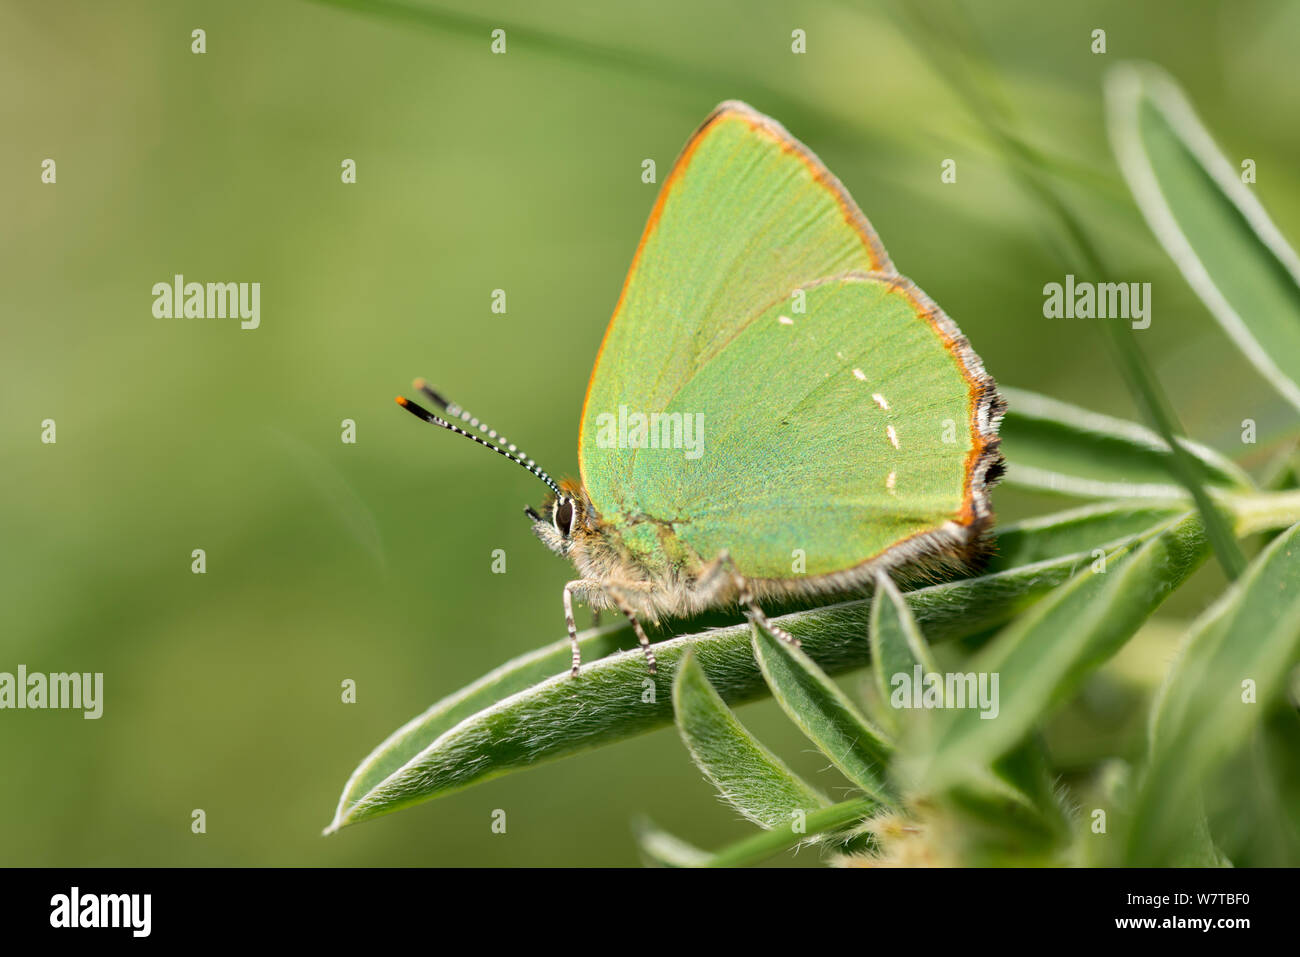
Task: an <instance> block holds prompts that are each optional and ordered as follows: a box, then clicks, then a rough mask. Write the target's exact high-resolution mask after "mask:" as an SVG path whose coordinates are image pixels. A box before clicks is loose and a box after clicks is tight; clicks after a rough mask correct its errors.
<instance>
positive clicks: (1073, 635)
mask: <svg viewBox="0 0 1300 957" xmlns="http://www.w3.org/2000/svg"><path fill="white" fill-rule="evenodd" d="M1207 552H1208V546H1207V543H1206V540H1205V535H1204V532H1203V531H1202V528H1201V524H1200V521H1199V519H1198V517H1197V516H1195V515H1191V514H1189V515H1187V516H1186V517H1184V518H1182V519H1179V520H1175V521H1170V522H1167V523H1165V524H1164V525H1161V526H1158V527H1156V528H1154V529H1152V530H1151V531H1150V532H1148V533H1147V534H1146V535H1144V536H1143V537H1141V538H1139V539H1137V540H1135V541H1133V542H1130V543H1128V544H1125V545H1121V546H1119V547H1117V548H1114V549H1111V550H1110V551H1109V552H1108V553H1107V554H1106V555H1105V558H1104V565H1103V564H1102V563H1101V561H1097V562H1094V563H1093V564H1092V565H1090V566H1088V567H1087V568H1086V569H1085V570H1082V571H1080V573H1079V574H1078V575H1076V576H1075V577H1074V578H1073V579H1071V580H1070V581H1069V582H1067V583H1066V584H1064V585H1062V586H1060V587H1059V588H1057V589H1056V590H1055V591H1054V592H1053V593H1052V594H1051V595H1049V596H1047V597H1046V598H1045V599H1043V600H1042V601H1041V602H1039V603H1038V604H1036V605H1035V606H1034V607H1033V608H1032V609H1030V610H1029V611H1028V612H1027V613H1026V614H1024V615H1022V616H1021V617H1020V618H1018V619H1017V620H1016V621H1014V622H1013V623H1011V624H1010V625H1008V626H1007V627H1006V628H1005V629H1003V630H1002V631H1001V632H1000V633H999V634H998V635H997V637H996V638H994V640H993V641H992V642H990V643H989V645H988V646H986V647H985V648H984V649H983V650H982V651H980V652H979V653H978V654H976V655H975V656H973V658H972V659H971V660H970V661H969V662H968V663H967V664H966V666H965V668H966V673H970V674H973V675H975V676H976V677H977V678H978V676H980V675H983V676H985V681H986V683H987V686H988V687H989V688H990V689H992V687H993V685H992V682H993V680H994V679H996V681H997V686H996V687H997V693H996V695H994V696H993V698H994V704H993V707H992V708H979V707H971V706H967V707H963V708H950V709H949V710H943V711H932V712H927V714H929V715H931V716H932V719H931V720H929V721H928V722H926V724H927V727H925V728H924V729H923V731H924V732H926V734H925V739H926V741H928V742H929V744H928V747H927V746H917V747H914V748H911V749H909V753H910V754H911V755H912V758H911V761H910V764H911V767H910V768H909V769H908V770H909V776H910V777H911V778H912V779H913V780H916V781H917V782H918V783H919V784H920V786H921V787H923V788H924V789H926V790H935V791H937V790H943V789H946V788H948V787H951V786H953V785H955V784H958V783H960V782H962V781H966V780H979V779H984V778H986V777H987V774H988V769H989V767H990V766H991V765H992V764H993V762H994V761H995V760H996V759H997V758H998V757H1000V756H1001V755H1003V754H1005V753H1006V752H1007V751H1009V750H1010V749H1011V748H1012V747H1014V746H1015V745H1016V744H1017V742H1019V741H1021V740H1022V739H1023V738H1024V736H1025V735H1026V734H1027V733H1029V731H1030V729H1031V728H1032V727H1033V726H1034V725H1035V724H1036V723H1037V722H1038V721H1040V720H1041V719H1042V717H1043V716H1044V715H1045V714H1047V713H1049V712H1050V710H1051V709H1052V707H1053V706H1054V705H1055V704H1057V703H1059V702H1060V701H1061V700H1062V699H1063V698H1064V697H1065V696H1066V695H1068V694H1069V693H1070V692H1071V691H1073V690H1074V689H1075V688H1076V687H1078V685H1079V683H1080V681H1082V680H1083V678H1084V677H1085V676H1086V675H1088V674H1089V673H1090V672H1091V671H1092V670H1094V669H1095V668H1096V667H1097V666H1098V665H1100V664H1101V663H1102V662H1103V661H1105V660H1106V659H1107V658H1109V657H1110V656H1111V655H1112V654H1113V653H1114V652H1115V651H1116V650H1118V649H1119V647H1120V646H1121V645H1123V644H1124V642H1126V641H1127V640H1128V639H1129V638H1130V637H1131V636H1132V635H1133V633H1134V632H1135V631H1136V630H1137V629H1138V626H1140V625H1141V624H1142V622H1143V621H1145V620H1146V618H1147V617H1148V616H1149V615H1150V614H1151V612H1152V611H1154V610H1155V608H1156V607H1157V606H1158V605H1159V604H1160V603H1161V602H1162V601H1163V600H1164V599H1165V597H1167V596H1168V594H1169V593H1170V592H1171V591H1173V590H1174V589H1175V588H1176V587H1177V586H1178V585H1180V584H1182V582H1183V581H1185V580H1186V578H1187V576H1188V575H1190V574H1191V573H1192V572H1193V571H1194V570H1195V569H1196V568H1197V567H1198V566H1199V565H1200V563H1201V562H1202V561H1203V560H1204V558H1205V556H1206V554H1207ZM1103 569H1104V570H1103ZM950 704H951V702H950ZM968 705H969V702H968ZM984 715H989V717H984Z"/></svg>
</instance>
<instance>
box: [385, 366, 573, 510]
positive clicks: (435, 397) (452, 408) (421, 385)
mask: <svg viewBox="0 0 1300 957" xmlns="http://www.w3.org/2000/svg"><path fill="white" fill-rule="evenodd" d="M415 386H416V388H417V389H419V390H420V391H421V392H423V393H424V394H425V395H427V396H428V397H429V398H430V399H431V400H432V401H433V402H435V403H436V404H437V405H438V407H439V408H441V409H442V410H443V411H445V412H446V413H447V414H448V415H449V416H452V417H454V418H458V419H460V420H461V421H463V422H465V423H467V424H468V425H470V426H471V427H473V428H477V429H478V430H479V431H481V432H483V433H484V434H486V435H487V436H488V437H490V438H492V439H493V440H495V441H499V442H500V443H501V445H500V446H497V445H493V444H492V443H491V442H487V441H485V440H483V439H481V438H479V437H478V436H477V435H475V434H474V433H472V432H468V431H466V430H465V429H462V428H461V427H460V426H458V425H455V424H454V423H451V422H448V421H447V420H446V419H444V418H441V417H439V416H437V415H434V414H433V413H432V412H430V411H429V410H428V409H426V408H424V407H423V406H420V405H417V404H416V403H414V402H412V401H411V400H410V399H408V398H406V397H405V396H400V395H399V396H398V397H397V404H398V405H400V406H401V407H402V408H403V409H405V410H406V411H407V412H410V413H411V414H412V415H413V416H415V417H416V418H417V419H421V420H423V421H425V422H428V423H429V424H431V425H436V426H438V427H439V428H443V429H446V430H447V431H449V432H455V433H456V434H457V435H463V436H465V438H467V439H470V440H472V441H474V442H477V443H478V444H479V445H481V446H483V447H484V448H487V449H491V450H492V451H493V452H496V453H497V454H498V455H504V456H505V457H506V458H508V459H509V460H510V461H512V462H514V463H515V464H516V465H519V466H522V467H523V468H525V469H527V470H528V471H529V472H532V473H533V475H535V476H537V477H538V478H539V479H541V480H542V481H543V482H545V483H546V485H547V487H548V488H550V490H551V491H552V492H554V493H555V494H556V496H563V493H562V492H561V491H560V487H559V486H558V485H556V484H555V480H554V479H553V478H551V476H550V475H548V474H547V473H546V470H545V469H543V468H541V467H540V466H539V465H538V464H537V463H536V462H534V461H533V460H532V459H530V458H528V457H526V456H525V455H524V454H523V452H521V451H520V450H519V448H518V447H517V446H515V445H513V444H512V443H509V442H507V441H506V439H505V437H504V436H502V435H500V434H499V433H497V432H496V430H495V429H489V428H488V427H487V426H485V425H484V424H483V423H482V422H480V421H479V420H478V419H476V418H474V416H472V415H470V414H469V413H468V412H466V411H465V410H464V409H462V408H461V407H460V406H458V405H455V404H453V403H450V402H448V401H447V400H446V399H444V398H443V397H442V396H440V395H439V394H438V393H437V392H435V391H433V389H431V388H430V387H429V385H428V383H426V382H424V380H422V379H419V380H416V383H415ZM502 446H504V447H502Z"/></svg>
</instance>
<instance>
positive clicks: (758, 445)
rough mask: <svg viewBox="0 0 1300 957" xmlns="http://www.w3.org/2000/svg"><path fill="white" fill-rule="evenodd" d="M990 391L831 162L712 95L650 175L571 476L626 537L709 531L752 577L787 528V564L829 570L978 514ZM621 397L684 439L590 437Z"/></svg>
mask: <svg viewBox="0 0 1300 957" xmlns="http://www.w3.org/2000/svg"><path fill="white" fill-rule="evenodd" d="M819 277H833V278H826V279H821V280H820V281H818V280H819ZM800 309H802V310H803V311H799V310H800ZM995 399H996V393H995V392H994V390H993V387H992V383H991V381H989V380H988V379H987V377H986V376H985V375H984V373H983V370H982V368H980V367H979V360H978V359H977V358H975V357H974V355H973V353H971V352H970V350H969V347H968V346H967V345H966V344H965V340H964V339H963V338H962V337H961V334H960V333H959V332H958V331H957V330H956V327H955V326H954V325H953V324H952V323H951V322H950V321H949V320H947V319H946V317H944V316H943V315H942V313H941V312H939V310H938V309H937V307H934V306H933V304H932V303H930V302H929V301H928V300H926V299H925V297H924V295H923V294H921V293H920V292H919V290H916V289H914V288H913V287H912V286H911V285H910V284H909V283H907V281H906V280H903V279H902V278H901V277H899V276H897V274H896V273H895V272H894V270H893V266H892V264H890V262H889V260H888V257H887V255H886V254H885V252H884V249H883V247H882V246H881V244H880V242H879V240H878V239H877V238H876V237H875V234H874V233H873V232H872V230H871V228H870V226H869V224H868V223H867V221H866V219H865V217H864V216H863V215H862V213H861V212H860V211H859V210H858V208H857V206H856V205H854V203H853V201H852V199H851V198H850V197H849V196H848V194H847V193H846V192H845V191H844V189H843V187H842V186H841V185H840V184H839V183H838V181H837V180H835V178H834V177H833V176H831V174H830V173H829V172H828V171H827V170H826V169H825V167H824V166H822V165H821V163H820V162H819V161H818V160H817V159H816V157H814V156H813V155H812V154H811V153H810V152H808V150H807V149H805V148H804V147H803V146H802V145H800V144H799V143H798V142H797V141H795V140H794V139H793V138H792V137H790V135H789V134H788V133H786V132H785V130H784V129H783V128H782V127H780V126H779V125H778V124H776V123H775V122H774V121H772V120H770V119H767V118H766V117H763V116H761V115H759V114H757V113H755V112H754V111H753V110H751V109H750V108H749V107H746V106H744V105H743V104H735V103H727V104H723V105H722V106H721V107H719V108H718V110H716V111H715V112H714V113H713V115H712V116H710V118H709V119H708V120H707V121H706V122H705V123H704V125H703V126H702V127H701V128H700V129H699V131H697V132H696V134H695V136H694V137H693V138H692V139H691V140H690V142H689V143H688V144H687V146H686V149H685V150H684V151H683V153H682V155H681V157H680V158H679V159H678V161H677V163H676V165H675V166H674V168H673V170H672V172H671V174H670V175H669V177H668V179H667V181H666V182H665V184H664V187H663V189H662V191H661V193H660V196H659V199H658V200H657V202H656V205H655V208H654V210H653V212H652V213H651V216H650V221H649V223H648V224H647V226H646V231H645V233H644V235H643V236H642V239H641V244H640V247H639V249H638V252H637V257H636V259H635V261H634V263H633V267H632V270H631V271H630V273H629V276H628V279H627V281H626V283H625V285H624V288H623V293H622V295H621V297H620V299H619V303H618V306H617V307H616V309H615V312H614V316H613V319H612V320H611V321H610V325H609V328H608V330H607V331H606V334H605V341H604V343H603V344H602V347H601V353H600V355H599V356H598V357H597V360H596V368H595V370H594V372H593V374H592V379H591V383H590V385H589V387H588V394H587V402H586V406H585V408H584V412H583V424H582V432H581V438H580V442H579V459H580V464H581V468H582V478H583V484H584V486H585V488H586V490H587V493H588V496H589V497H590V499H591V502H592V505H593V506H594V507H595V508H596V510H597V511H598V512H599V513H600V514H601V516H602V518H603V519H604V520H605V521H606V522H608V523H610V524H612V525H614V526H615V527H620V526H621V527H623V528H624V530H625V532H634V533H635V534H631V535H625V538H628V539H629V540H631V541H633V542H634V547H636V546H635V542H638V541H639V542H642V543H643V545H644V547H645V548H647V549H652V548H653V547H654V546H655V545H656V544H662V543H663V542H664V541H665V535H667V536H668V537H670V538H674V539H676V540H678V541H679V542H681V543H684V544H685V545H687V546H689V548H690V549H691V550H693V551H694V552H695V553H696V554H697V555H698V556H701V557H703V558H705V559H708V558H711V557H713V556H715V555H716V554H718V552H720V551H721V550H722V549H724V548H725V549H728V550H729V551H730V552H731V553H732V555H733V557H734V558H735V560H736V563H737V566H738V567H739V568H740V570H741V571H742V572H744V573H745V574H746V575H749V576H751V577H755V578H785V577H789V576H790V574H791V567H792V564H793V561H794V559H793V558H792V554H793V552H794V550H795V549H801V550H802V553H803V554H804V556H806V558H805V560H806V569H805V571H806V573H807V574H809V575H813V574H822V573H828V572H833V571H839V570H843V569H846V568H850V567H853V566H855V565H858V564H861V563H862V562H863V561H864V560H867V559H869V558H871V557H873V556H875V555H878V554H879V553H881V552H883V551H884V550H886V549H889V548H891V547H893V546H895V545H898V544H899V543H901V542H904V541H909V540H910V541H912V542H914V544H916V545H917V546H918V547H919V546H920V545H921V544H923V543H924V542H925V541H926V539H925V536H927V535H935V534H937V535H939V536H940V537H943V535H947V537H948V538H954V537H956V538H962V537H964V536H962V535H960V534H958V533H960V532H961V530H963V529H972V528H974V527H976V526H977V525H978V524H979V522H980V520H981V515H983V514H984V513H986V512H987V506H986V504H985V503H984V501H983V498H982V469H983V468H984V467H986V466H987V465H988V461H989V459H990V457H991V456H992V455H993V454H995V453H994V452H993V451H992V449H993V447H995V445H996V439H995V437H994V434H993V431H994V430H993V427H992V425H991V424H990V422H989V418H990V412H991V409H992V403H993V401H994V400H995ZM882 403H883V405H882ZM636 413H642V414H646V415H648V414H650V413H660V414H661V416H666V417H663V418H661V420H660V422H661V423H667V425H665V426H663V427H664V428H666V429H668V430H670V431H671V430H672V429H674V428H677V429H680V427H681V426H680V425H679V424H678V422H679V421H680V422H682V423H685V422H686V421H687V420H686V419H685V418H684V417H685V416H690V417H691V418H690V420H689V422H690V423H691V424H692V425H694V424H697V423H698V424H700V425H702V429H703V444H702V447H701V449H700V454H699V456H698V457H689V458H688V457H687V455H686V454H684V451H683V450H682V449H680V448H678V449H667V448H635V447H625V443H622V442H621V441H611V432H610V426H611V423H612V422H615V421H618V420H619V419H620V416H624V417H626V416H628V415H634V414H636ZM678 414H680V416H682V417H683V418H682V419H680V420H679V419H678V418H677V417H676V416H677V415H678ZM981 416H982V417H983V419H984V421H983V422H982V423H981V422H980V421H979V420H980V419H981ZM632 444H644V443H632ZM977 473H980V474H979V475H978V481H977ZM977 486H979V487H978V488H977ZM647 520H650V521H648V522H647ZM949 523H951V524H949ZM945 528H946V529H947V531H946V532H940V531H939V530H940V529H945Z"/></svg>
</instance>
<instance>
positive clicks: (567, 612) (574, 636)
mask: <svg viewBox="0 0 1300 957" xmlns="http://www.w3.org/2000/svg"><path fill="white" fill-rule="evenodd" d="M599 588H600V582H598V581H596V580H595V579H594V578H575V579H574V580H573V581H571V582H569V583H568V584H567V585H565V586H564V626H565V627H566V628H568V629H569V647H570V648H572V649H573V670H572V671H570V672H569V674H571V675H573V676H574V677H577V675H578V668H579V666H580V665H581V664H582V649H581V648H579V647H578V626H577V625H576V624H574V621H573V593H574V592H576V591H582V592H588V591H591V590H592V589H599Z"/></svg>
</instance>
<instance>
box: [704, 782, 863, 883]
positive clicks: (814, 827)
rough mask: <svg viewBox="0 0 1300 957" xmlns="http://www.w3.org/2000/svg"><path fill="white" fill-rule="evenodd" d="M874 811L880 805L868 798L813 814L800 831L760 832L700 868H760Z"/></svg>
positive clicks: (708, 859) (729, 848)
mask: <svg viewBox="0 0 1300 957" xmlns="http://www.w3.org/2000/svg"><path fill="white" fill-rule="evenodd" d="M875 810H877V805H876V804H875V802H873V801H871V800H870V799H867V798H855V799H853V800H850V801H843V802H841V803H839V804H832V805H831V806H830V807H824V808H821V809H820V810H817V811H813V812H811V813H810V814H809V815H808V816H807V818H806V819H805V820H804V822H803V827H802V829H801V830H799V831H796V830H794V829H792V828H788V827H780V828H774V829H772V830H770V831H760V832H759V833H757V834H755V835H753V836H752V837H747V838H745V839H744V840H741V841H737V842H736V843H735V844H733V845H731V846H730V847H727V848H724V849H723V850H721V851H719V852H718V853H717V854H715V855H713V857H710V858H707V859H706V860H704V861H702V862H701V864H702V866H704V867H746V866H748V865H750V864H758V863H761V862H763V861H765V860H767V859H768V858H770V857H773V856H774V855H776V854H779V853H780V852H781V851H784V850H788V849H790V848H792V847H794V846H796V845H798V844H802V843H804V842H805V841H807V840H809V838H811V837H814V836H816V835H820V834H827V833H829V832H833V831H842V830H844V829H846V828H848V827H850V826H851V825H853V824H856V823H857V822H859V821H861V820H863V819H864V818H866V817H868V816H870V815H871V814H872V812H873V811H875Z"/></svg>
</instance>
